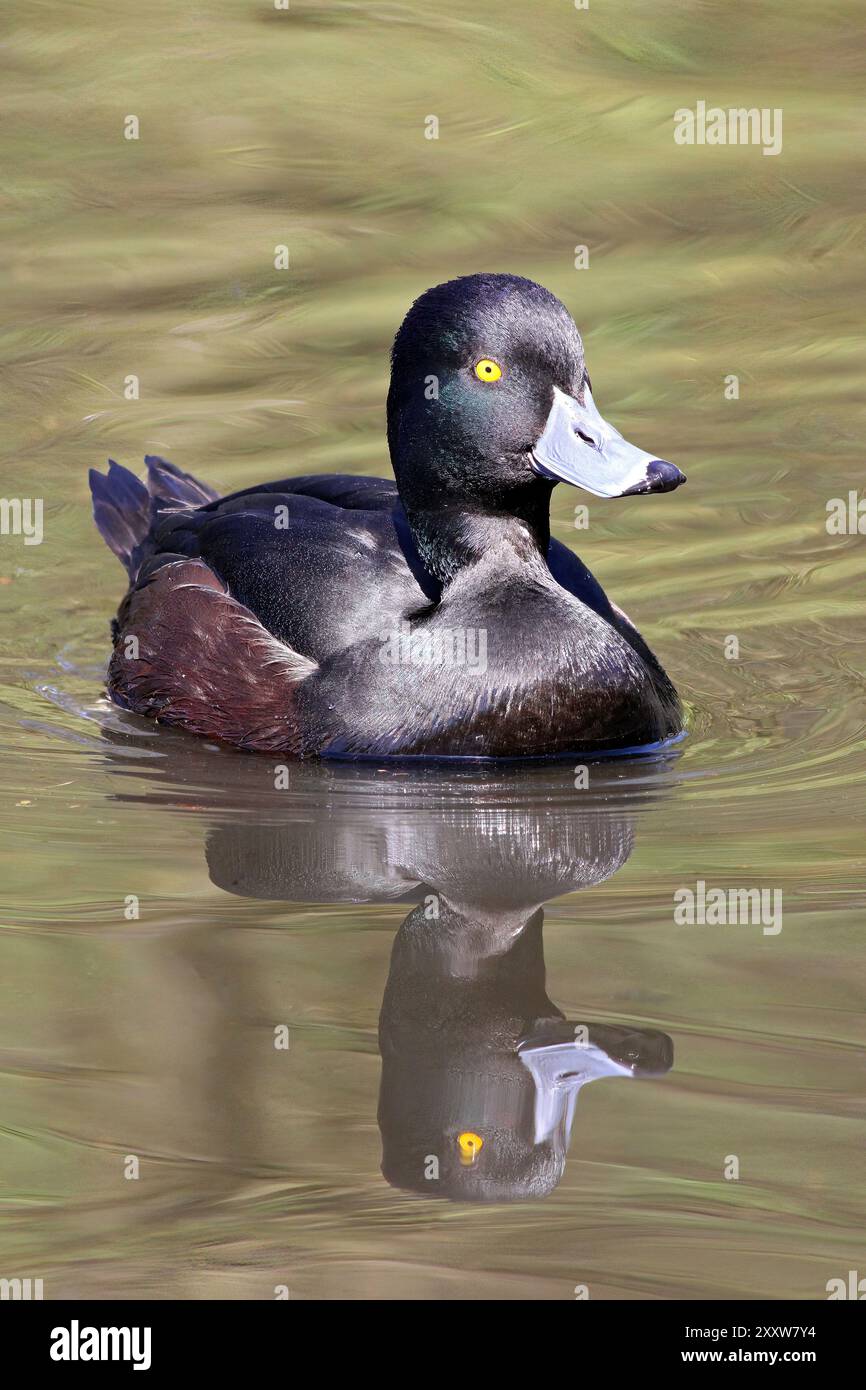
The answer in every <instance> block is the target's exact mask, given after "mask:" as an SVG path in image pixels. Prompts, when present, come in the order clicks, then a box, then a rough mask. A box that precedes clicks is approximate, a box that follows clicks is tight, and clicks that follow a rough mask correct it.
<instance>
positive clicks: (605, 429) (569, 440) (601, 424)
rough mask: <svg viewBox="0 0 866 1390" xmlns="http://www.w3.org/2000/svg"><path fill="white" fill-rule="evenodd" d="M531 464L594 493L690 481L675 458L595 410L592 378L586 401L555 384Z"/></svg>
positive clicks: (620, 493)
mask: <svg viewBox="0 0 866 1390" xmlns="http://www.w3.org/2000/svg"><path fill="white" fill-rule="evenodd" d="M532 466H533V468H534V469H535V472H536V473H539V474H540V475H541V476H542V477H544V478H550V479H551V480H552V481H553V482H563V483H572V484H573V485H574V486H575V487H582V488H584V489H585V490H586V491H587V492H592V493H594V494H595V496H596V497H627V496H630V495H632V494H637V493H642V492H672V491H673V489H674V488H675V487H679V486H680V483H684V482H685V481H686V479H685V474H683V473H681V472H680V470H679V469H678V468H677V467H676V465H675V464H673V463H667V462H666V461H665V460H664V459H660V458H657V457H656V455H655V454H648V453H646V452H645V451H644V450H643V449H638V448H636V447H635V445H634V444H629V443H628V441H627V440H625V439H623V437H622V435H621V434H620V433H619V431H618V430H615V429H614V427H613V425H609V424H608V422H607V421H606V420H605V419H603V418H602V416H601V415H600V414H599V413H598V411H597V410H596V407H595V402H594V401H593V399H592V392H591V391H590V389H589V384H588V383H586V384H585V385H584V400H583V404H581V402H580V401H578V400H577V399H576V397H574V396H567V395H566V394H565V392H564V391H560V390H559V388H558V387H556V386H555V387H554V388H553V405H552V406H551V408H550V414H549V415H548V417H547V423H546V425H545V426H544V431H543V433H542V435H541V437H540V439H539V440H538V442H537V444H536V445H535V447H534V448H533V450H532Z"/></svg>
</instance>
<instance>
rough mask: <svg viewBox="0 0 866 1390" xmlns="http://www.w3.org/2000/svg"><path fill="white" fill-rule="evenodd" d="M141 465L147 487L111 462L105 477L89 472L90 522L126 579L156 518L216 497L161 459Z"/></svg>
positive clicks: (149, 459)
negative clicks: (95, 527)
mask: <svg viewBox="0 0 866 1390" xmlns="http://www.w3.org/2000/svg"><path fill="white" fill-rule="evenodd" d="M144 461H145V463H146V464H147V486H145V484H144V483H142V482H141V481H140V480H139V479H138V478H136V476H135V474H134V473H130V471H129V469H128V468H122V467H121V465H120V464H119V463H115V462H114V460H113V459H109V460H108V472H107V473H97V471H96V469H95V468H91V470H90V491H91V494H92V496H93V519H94V521H95V522H96V525H97V527H98V528H99V534H100V535H101V536H102V539H103V540H104V541H105V543H106V545H107V546H108V547H109V549H110V550H113V551H114V553H115V555H116V556H117V558H118V560H120V562H121V564H122V565H124V566H125V567H126V572H127V574H128V575H129V577H130V579H134V578H135V576H136V575H137V573H138V571H139V569H140V567H141V564H142V561H143V560H144V559H145V558H146V557H147V553H148V539H149V537H150V532H151V528H152V526H153V524H154V522H155V521H156V519H157V517H159V516H160V515H161V514H162V513H164V512H170V511H182V510H185V509H186V508H189V507H202V506H204V504H205V503H206V502H214V501H216V499H217V497H218V496H219V493H217V492H214V490H213V488H209V487H207V486H206V485H205V484H204V483H200V482H199V481H198V479H197V478H194V477H193V476H192V474H191V473H183V472H182V471H181V470H180V469H179V468H175V466H174V464H173V463H169V462H168V460H167V459H161V458H158V457H157V456H156V454H148V455H147V456H146V457H145V460H144Z"/></svg>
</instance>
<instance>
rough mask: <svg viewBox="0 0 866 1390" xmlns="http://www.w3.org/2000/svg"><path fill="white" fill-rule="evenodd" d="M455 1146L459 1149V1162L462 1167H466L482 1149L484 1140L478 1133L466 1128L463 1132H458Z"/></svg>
mask: <svg viewBox="0 0 866 1390" xmlns="http://www.w3.org/2000/svg"><path fill="white" fill-rule="evenodd" d="M457 1147H458V1148H459V1150H460V1162H461V1163H462V1164H463V1166H464V1168H468V1167H469V1166H470V1165H471V1164H473V1163H474V1162H475V1160H476V1158H477V1157H478V1155H479V1153H480V1152H481V1150H482V1149H483V1147H484V1140H483V1139H482V1138H481V1135H480V1134H473V1133H472V1131H471V1130H467V1131H466V1133H465V1134H458V1136H457Z"/></svg>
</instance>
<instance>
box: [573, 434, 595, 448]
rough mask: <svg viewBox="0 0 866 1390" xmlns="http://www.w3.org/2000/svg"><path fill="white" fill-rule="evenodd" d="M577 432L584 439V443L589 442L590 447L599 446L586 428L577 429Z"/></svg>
mask: <svg viewBox="0 0 866 1390" xmlns="http://www.w3.org/2000/svg"><path fill="white" fill-rule="evenodd" d="M575 434H576V435H577V437H578V439H582V440H583V442H584V444H588V445H589V447H590V449H597V448H598V445H597V444H596V442H595V440H594V439H593V437H592V435H591V434H587V433H586V432H585V431H584V430H575Z"/></svg>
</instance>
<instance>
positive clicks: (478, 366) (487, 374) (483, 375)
mask: <svg viewBox="0 0 866 1390" xmlns="http://www.w3.org/2000/svg"><path fill="white" fill-rule="evenodd" d="M475 375H476V376H477V377H478V380H479V381H498V380H499V378H500V377H501V376H502V368H501V367H500V365H499V363H498V362H494V361H493V358H492V357H482V359H481V361H480V362H476V363H475Z"/></svg>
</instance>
